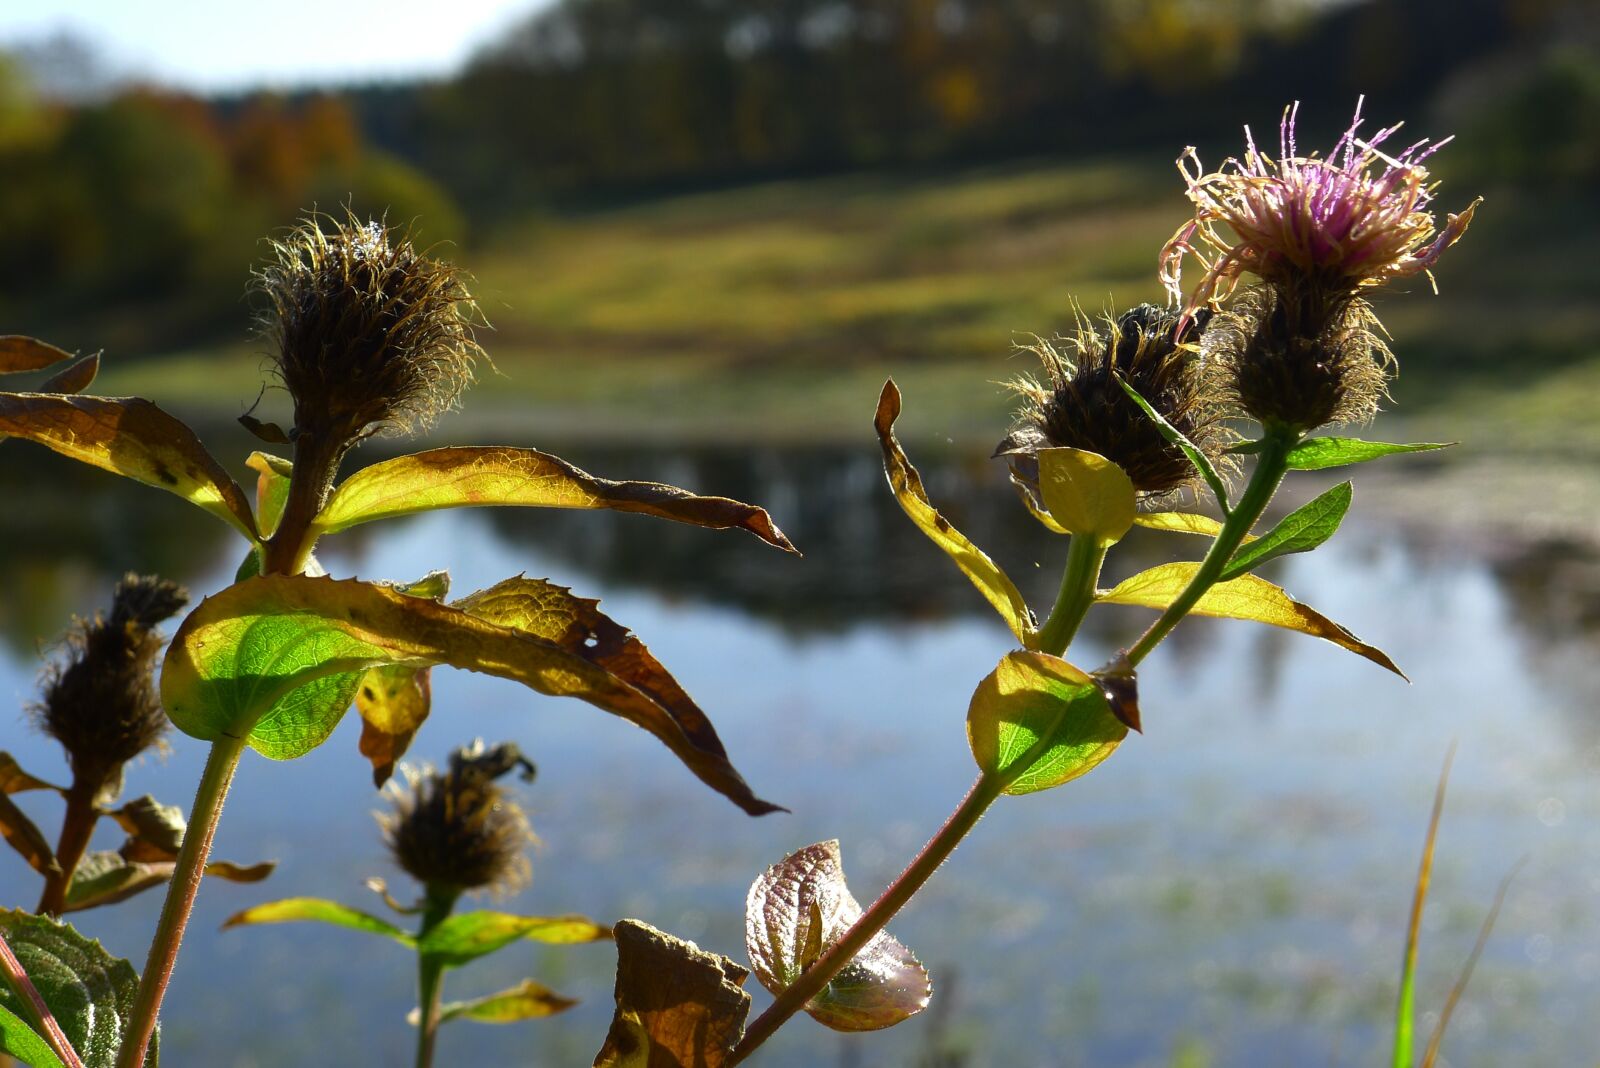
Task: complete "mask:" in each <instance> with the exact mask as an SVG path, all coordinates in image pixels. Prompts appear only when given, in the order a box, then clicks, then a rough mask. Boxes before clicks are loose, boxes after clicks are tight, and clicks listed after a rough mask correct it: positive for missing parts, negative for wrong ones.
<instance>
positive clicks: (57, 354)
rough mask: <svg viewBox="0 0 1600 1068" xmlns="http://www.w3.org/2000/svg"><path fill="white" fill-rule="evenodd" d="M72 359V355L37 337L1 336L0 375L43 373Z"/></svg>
mask: <svg viewBox="0 0 1600 1068" xmlns="http://www.w3.org/2000/svg"><path fill="white" fill-rule="evenodd" d="M70 359H72V353H70V352H67V351H66V350H65V349H58V348H56V347H55V346H54V345H52V344H50V343H49V342H45V341H40V340H39V339H38V338H36V337H24V336H23V335H21V334H0V375H7V374H12V373H15V372H21V371H42V370H44V369H45V368H46V367H49V366H51V365H52V364H57V363H60V362H61V361H62V360H70Z"/></svg>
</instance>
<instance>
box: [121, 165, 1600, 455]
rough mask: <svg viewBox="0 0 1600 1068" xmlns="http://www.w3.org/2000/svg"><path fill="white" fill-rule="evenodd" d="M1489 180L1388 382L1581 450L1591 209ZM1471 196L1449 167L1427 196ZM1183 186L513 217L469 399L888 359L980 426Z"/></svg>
mask: <svg viewBox="0 0 1600 1068" xmlns="http://www.w3.org/2000/svg"><path fill="white" fill-rule="evenodd" d="M1488 192H1489V201H1488V203H1486V204H1485V206H1484V208H1483V209H1482V210H1481V211H1480V213H1479V216H1478V222H1477V224H1475V225H1474V227H1473V230H1472V231H1471V233H1470V234H1469V235H1468V237H1467V239H1466V240H1465V241H1464V242H1463V243H1462V244H1461V245H1460V246H1458V247H1457V249H1456V250H1454V251H1453V252H1452V253H1451V255H1450V256H1449V257H1448V258H1447V259H1446V260H1445V261H1444V264H1443V267H1442V269H1441V271H1440V272H1439V287H1440V295H1439V296H1433V295H1431V294H1430V293H1429V291H1428V288H1429V287H1428V283H1427V281H1426V279H1419V280H1417V281H1415V282H1414V283H1412V284H1411V285H1409V287H1408V288H1409V290H1410V292H1407V293H1387V294H1384V296H1383V298H1382V301H1381V304H1382V307H1381V309H1380V310H1381V313H1382V315H1383V317H1384V320H1385V322H1386V323H1387V324H1388V325H1389V327H1390V329H1391V330H1392V331H1393V333H1394V335H1395V350H1396V352H1398V353H1399V354H1400V356H1401V360H1402V367H1403V372H1404V373H1403V375H1402V378H1401V381H1400V384H1399V386H1398V387H1397V390H1396V400H1397V401H1398V402H1400V403H1401V404H1402V405H1403V408H1404V410H1405V411H1406V412H1408V414H1410V415H1412V416H1414V417H1416V418H1417V419H1418V420H1419V421H1421V422H1422V423H1423V424H1425V425H1426V424H1430V423H1433V422H1435V421H1436V420H1435V418H1434V415H1435V414H1436V413H1439V412H1440V411H1441V410H1444V411H1448V412H1449V417H1448V419H1447V420H1446V421H1447V422H1457V421H1458V420H1457V417H1458V415H1459V414H1460V413H1461V412H1462V410H1463V409H1462V408H1461V407H1460V406H1461V405H1470V406H1471V408H1470V411H1471V414H1472V418H1473V419H1474V420H1480V421H1483V420H1486V421H1488V424H1489V425H1496V426H1499V427H1500V428H1501V429H1502V430H1503V431H1504V433H1505V434H1507V435H1510V436H1512V437H1514V438H1516V439H1517V440H1518V441H1519V442H1520V443H1521V444H1523V445H1525V446H1526V447H1530V448H1543V447H1546V446H1552V445H1559V446H1561V447H1563V448H1566V447H1571V446H1574V445H1577V446H1581V447H1582V449H1583V450H1584V451H1589V450H1593V452H1594V453H1595V454H1597V455H1600V420H1597V419H1594V418H1592V417H1590V415H1589V412H1588V406H1587V404H1586V403H1584V402H1582V401H1581V397H1582V396H1584V395H1593V390H1592V389H1588V388H1584V387H1585V386H1589V385H1597V384H1600V342H1597V341H1595V340H1594V339H1595V338H1597V337H1600V307H1597V305H1596V303H1595V302H1594V300H1593V297H1592V294H1591V292H1590V291H1591V290H1592V288H1593V286H1592V273H1593V272H1592V267H1591V266H1590V264H1589V260H1588V249H1589V247H1590V246H1591V245H1592V232H1593V230H1594V229H1595V224H1594V223H1593V221H1592V220H1591V219H1590V218H1589V216H1588V214H1585V213H1581V212H1579V211H1578V210H1577V209H1578V207H1579V205H1578V203H1577V198H1575V197H1574V198H1571V200H1570V202H1569V201H1568V200H1563V199H1562V198H1560V197H1536V196H1532V195H1519V194H1514V193H1496V192H1494V191H1488ZM1468 199H1469V192H1468V191H1467V190H1465V189H1456V188H1452V187H1451V185H1450V183H1449V182H1448V180H1447V182H1446V185H1445V187H1444V197H1443V200H1442V206H1443V207H1446V208H1454V207H1459V206H1461V205H1462V204H1464V203H1465V202H1466V201H1467V200H1468ZM1185 207H1186V202H1185V200H1184V199H1183V196H1182V192H1181V184H1180V182H1179V180H1178V177H1177V175H1176V174H1175V173H1174V171H1173V169H1172V167H1171V164H1170V162H1165V161H1162V160H1108V161H1102V162H1096V163H1088V164H1075V165H1071V166H1064V165H1047V164H1039V165H1034V166H1009V167H1006V168H1003V169H986V170H971V171H965V172H960V173H953V174H942V175H937V176H927V177H923V178H915V179H908V178H905V177H893V178H891V177H882V176H858V177H850V178H835V179H823V180H812V181H804V182H785V183H775V184H768V185H762V186H756V187H749V188H743V189H737V190H732V191H725V192H716V193H706V194H699V195H694V196H684V197H677V198H671V199H664V200H659V201H653V202H649V203H645V204H640V205H635V206H631V207H625V208H616V209H611V210H607V211H604V212H597V213H593V214H587V215H583V216H577V217H564V218H542V219H535V220H529V221H527V222H526V223H525V224H523V225H521V226H519V227H516V228H512V229H509V230H507V231H505V232H501V233H496V234H493V235H486V239H485V240H484V241H483V242H481V243H480V246H479V247H476V248H474V249H471V250H469V251H467V252H465V253H463V254H462V255H461V256H460V258H461V259H462V260H463V261H464V262H465V263H466V265H467V266H468V267H470V268H471V270H472V271H473V273H474V274H475V275H476V277H477V285H476V291H477V292H478V294H479V295H480V297H481V299H482V304H483V309H484V312H485V314H486V315H487V316H488V317H489V319H490V320H491V321H492V322H493V324H494V327H495V330H494V332H493V333H491V334H489V335H487V336H486V338H485V342H486V344H487V346H488V348H489V350H490V352H491V353H492V355H493V357H494V359H495V362H496V365H497V367H498V369H499V372H500V374H499V375H486V376H485V379H484V381H483V383H482V384H481V385H480V386H479V388H478V390H477V391H476V393H475V394H474V395H473V397H472V399H471V401H470V405H469V411H470V412H471V413H472V415H473V417H474V418H475V419H477V420H478V421H481V422H487V423H491V424H494V425H495V426H496V427H498V426H506V427H508V428H511V429H514V430H515V431H516V432H517V433H518V434H519V436H529V435H532V436H535V437H571V436H575V435H596V436H605V437H613V436H615V437H621V438H641V437H646V438H648V437H656V436H663V435H671V436H691V437H696V438H727V439H748V438H752V437H759V438H765V439H773V438H779V439H792V438H806V439H815V438H832V437H838V436H842V435H847V436H850V437H859V436H860V435H861V434H862V432H863V429H864V427H865V422H866V419H867V417H868V414H869V412H870V410H871V407H872V403H873V401H874V399H875V398H876V396H877V390H878V388H879V386H880V385H881V384H882V381H883V379H884V378H885V377H887V376H889V375H893V376H894V377H895V378H896V379H897V380H899V381H900V383H901V385H902V387H903V388H904V389H905V391H906V393H907V396H908V416H907V427H906V429H907V431H908V432H910V433H913V434H915V433H924V434H927V433H934V432H937V433H941V434H949V435H951V436H955V437H960V436H963V435H966V434H975V435H992V434H993V433H994V431H995V428H996V427H997V426H998V425H999V424H1000V423H1001V422H1002V421H1003V419H1004V412H1005V409H1006V407H1007V401H1006V400H1005V398H1004V396H1003V394H1002V393H1001V391H999V390H998V389H996V388H993V387H992V386H991V385H989V383H991V382H993V381H995V380H999V379H1004V378H1007V377H1010V376H1011V375H1013V374H1015V373H1017V372H1018V371H1020V370H1024V369H1027V368H1028V366H1029V363H1028V361H1027V360H1025V359H1018V358H1015V357H1014V356H1013V353H1012V344H1013V341H1014V340H1016V339H1020V338H1023V337H1026V336H1027V335H1029V334H1032V333H1035V332H1037V333H1041V334H1049V333H1052V332H1054V331H1057V330H1060V329H1062V328H1064V327H1065V326H1067V325H1068V324H1069V323H1070V321H1071V316H1072V312H1071V306H1072V305H1071V302H1072V300H1073V299H1074V298H1076V299H1077V300H1078V301H1080V302H1081V303H1082V305H1083V306H1084V308H1085V309H1087V310H1090V311H1096V310H1099V309H1101V308H1103V307H1104V306H1106V305H1107V304H1115V305H1119V306H1120V305H1126V304H1128V303H1132V302H1137V301H1140V300H1157V299H1160V292H1159V290H1158V287H1157V285H1156V281H1155V257H1156V252H1157V250H1158V249H1159V247H1160V245H1161V243H1162V242H1163V241H1164V240H1165V239H1166V238H1167V237H1168V236H1169V235H1170V234H1171V232H1172V230H1173V229H1174V228H1175V227H1176V226H1177V225H1178V224H1179V223H1180V222H1181V221H1182V220H1183V218H1184V217H1185ZM242 317H243V312H242V310H241V318H242ZM254 352H255V350H253V349H252V348H251V347H250V346H248V345H245V344H241V345H240V346H239V347H238V348H237V349H235V350H233V351H230V352H222V353H218V352H209V351H208V352H203V353H188V354H180V355H177V356H173V357H170V358H166V359H162V360H157V361H152V362H147V363H141V364H138V365H134V366H130V367H125V368H118V367H116V363H115V353H111V354H108V373H107V375H106V386H107V388H115V389H117V390H119V391H138V392H144V393H146V394H148V395H151V396H156V397H160V398H165V399H167V400H168V401H171V402H174V403H178V404H180V405H182V406H189V407H194V406H201V405H204V406H213V405H219V406H220V408H221V409H222V410H225V411H226V413H228V414H232V413H234V412H236V411H238V410H240V409H241V407H242V405H243V404H244V403H248V401H249V400H250V399H251V398H253V397H254V396H255V393H256V389H257V387H258V383H259V376H258V368H259V365H260V362H261V361H260V357H259V355H254V354H253V353H254ZM1574 384H1576V388H1575V387H1574ZM1580 390H1581V393H1580V392H1579V391H1580ZM264 403H265V407H267V408H269V409H275V410H277V411H280V412H281V410H282V407H283V401H282V397H281V395H277V396H274V395H269V397H268V399H267V401H266V402H264ZM1570 417H1575V418H1578V419H1579V420H1580V421H1581V422H1582V423H1583V426H1582V427H1581V428H1580V431H1579V432H1578V433H1577V434H1576V435H1574V436H1572V437H1568V438H1566V439H1562V438H1560V437H1559V436H1558V435H1552V433H1551V430H1552V426H1551V425H1550V421H1551V419H1552V418H1560V419H1563V420H1565V419H1568V418H1570ZM1456 436H1460V434H1459V432H1457V434H1456Z"/></svg>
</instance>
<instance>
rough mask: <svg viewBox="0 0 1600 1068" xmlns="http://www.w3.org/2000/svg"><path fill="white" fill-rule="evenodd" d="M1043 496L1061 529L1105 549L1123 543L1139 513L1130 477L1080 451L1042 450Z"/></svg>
mask: <svg viewBox="0 0 1600 1068" xmlns="http://www.w3.org/2000/svg"><path fill="white" fill-rule="evenodd" d="M1039 493H1040V495H1041V496H1042V497H1043V498H1044V506H1045V508H1046V510H1048V511H1049V513H1050V515H1051V516H1052V517H1053V518H1054V519H1055V521H1056V522H1057V523H1058V524H1060V526H1061V528H1062V529H1063V530H1065V531H1066V532H1067V533H1069V534H1081V535H1083V536H1085V537H1090V538H1093V539H1095V541H1096V542H1097V543H1098V544H1100V545H1101V546H1105V547H1109V546H1111V545H1114V544H1116V543H1117V542H1119V541H1121V540H1122V536H1123V535H1124V534H1126V533H1128V528H1129V527H1131V526H1133V518H1134V516H1135V515H1136V514H1137V508H1136V507H1135V494H1134V489H1133V482H1132V481H1130V480H1129V478H1128V476H1127V473H1126V472H1124V471H1123V470H1122V468H1120V467H1118V466H1117V465H1116V464H1114V463H1112V462H1111V461H1110V460H1107V459H1106V458H1105V457H1104V456H1101V455H1100V454H1099V453H1093V452H1085V451H1084V450H1082V449H1040V450H1039Z"/></svg>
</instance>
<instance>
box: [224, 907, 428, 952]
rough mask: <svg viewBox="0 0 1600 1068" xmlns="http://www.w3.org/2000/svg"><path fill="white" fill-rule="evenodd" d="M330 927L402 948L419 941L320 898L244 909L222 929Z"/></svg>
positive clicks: (396, 928) (372, 918) (381, 922)
mask: <svg viewBox="0 0 1600 1068" xmlns="http://www.w3.org/2000/svg"><path fill="white" fill-rule="evenodd" d="M301 921H306V922H311V923H331V924H333V925H334V926H335V927H348V928H349V929H350V930H352V931H365V932H367V933H368V934H376V935H382V936H383V937H385V938H392V939H393V940H394V941H396V942H399V943H400V944H401V945H403V946H415V945H416V944H417V940H416V939H415V938H412V937H411V935H409V934H407V933H406V932H405V931H402V930H401V929H400V928H398V927H396V926H395V925H394V924H392V923H389V922H388V921H386V920H380V919H379V918H378V917H376V916H373V915H371V914H369V913H366V912H362V911H360V910H359V909H353V908H350V907H349V906H348V905H341V904H339V903H338V902H337V901H328V900H326V899H324V898H320V897H290V898H285V899H283V900H282V901H269V902H267V903H266V904H264V905H257V906H255V907H254V908H248V909H245V910H244V911H243V912H236V913H234V914H233V915H232V916H229V917H228V919H227V921H226V922H225V923H223V925H222V929H223V930H227V929H228V928H230V927H248V926H253V925H258V924H263V923H297V922H301Z"/></svg>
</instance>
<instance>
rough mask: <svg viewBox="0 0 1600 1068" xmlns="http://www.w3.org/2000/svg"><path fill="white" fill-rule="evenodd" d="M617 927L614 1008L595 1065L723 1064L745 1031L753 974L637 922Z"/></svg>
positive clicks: (687, 1067) (710, 1067) (664, 1067)
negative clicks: (746, 986)
mask: <svg viewBox="0 0 1600 1068" xmlns="http://www.w3.org/2000/svg"><path fill="white" fill-rule="evenodd" d="M613 933H614V934H615V936H616V940H617V984H616V1003H617V1007H616V1011H615V1013H614V1014H613V1015H612V1018H611V1030H610V1032H609V1033H607V1035H606V1041H605V1045H604V1046H602V1047H601V1049H600V1053H599V1054H598V1055H597V1056H596V1057H595V1060H594V1068H722V1066H723V1065H724V1064H725V1063H726V1062H727V1058H728V1054H729V1053H730V1052H732V1051H733V1047H734V1046H736V1045H737V1044H738V1042H739V1039H740V1038H741V1037H742V1036H743V1034H744V1020H745V1017H746V1016H747V1015H748V1014H749V1012H750V995H749V994H747V993H745V991H744V989H743V987H744V981H745V979H746V978H747V977H748V976H749V974H750V973H749V972H747V971H745V970H744V969H743V968H741V967H739V965H737V964H735V963H734V962H733V961H731V960H729V959H728V958H727V957H724V956H722V955H721V954H718V953H707V952H706V951H705V950H703V949H701V948H700V947H699V946H697V945H695V944H694V943H693V942H685V941H684V940H682V939H681V938H674V937H673V936H672V935H669V934H666V933H665V932H662V931H658V930H656V929H655V928H654V927H651V926H649V925H648V924H644V923H640V922H639V921H637V920H623V921H622V922H621V923H619V924H617V925H616V927H615V928H613Z"/></svg>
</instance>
